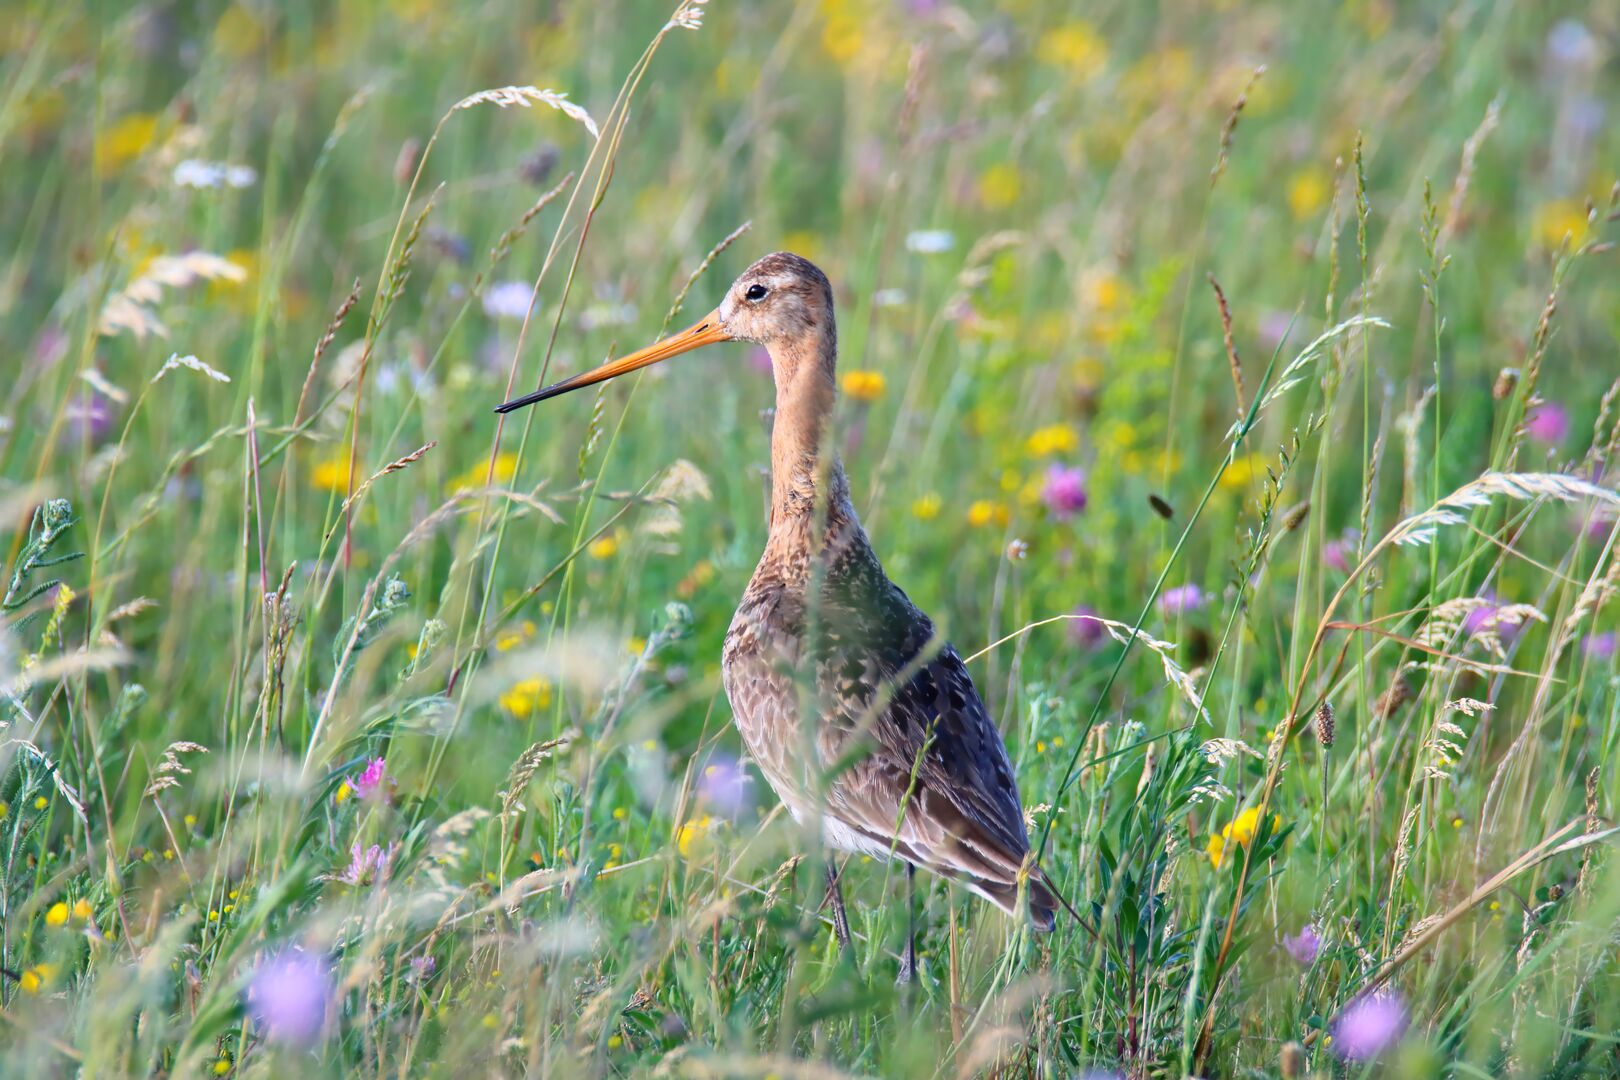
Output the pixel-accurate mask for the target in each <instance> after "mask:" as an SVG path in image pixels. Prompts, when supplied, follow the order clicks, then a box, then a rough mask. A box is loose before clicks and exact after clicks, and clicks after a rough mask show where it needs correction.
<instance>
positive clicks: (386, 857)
mask: <svg viewBox="0 0 1620 1080" xmlns="http://www.w3.org/2000/svg"><path fill="white" fill-rule="evenodd" d="M393 858H394V851H393V849H392V848H389V849H388V850H387V851H384V850H383V849H382V847H381V846H380V845H378V844H372V845H371V846H370V847H369V848H364V847H361V845H360V842H359V841H358V840H356V841H355V844H354V847H352V848H350V849H349V868H348V869H347V870H345V871H343V873H341V874H339V875H338V880H339V881H341V882H343V883H344V884H346V885H370V884H372V883H373V882H377V881H387V880H388V864H389V863H390V862H392V861H393Z"/></svg>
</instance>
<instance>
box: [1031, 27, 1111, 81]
mask: <svg viewBox="0 0 1620 1080" xmlns="http://www.w3.org/2000/svg"><path fill="white" fill-rule="evenodd" d="M1035 57H1036V59H1038V60H1040V61H1041V63H1043V64H1051V65H1052V66H1053V67H1058V68H1063V69H1064V70H1066V71H1067V72H1068V73H1069V75H1070V76H1072V77H1073V78H1075V79H1078V80H1080V81H1082V82H1083V81H1085V80H1088V79H1091V78H1094V77H1096V76H1097V75H1098V74H1100V73H1101V72H1102V70H1103V68H1104V66H1106V65H1107V63H1108V42H1107V41H1106V40H1104V39H1103V37H1102V35H1100V34H1098V33H1097V29H1096V27H1094V26H1092V25H1091V24H1090V23H1088V22H1085V21H1084V20H1080V21H1076V22H1072V23H1069V24H1068V25H1066V26H1060V27H1058V28H1057V29H1055V30H1049V31H1047V32H1046V33H1045V34H1042V35H1041V39H1040V40H1039V41H1038V42H1036V43H1035Z"/></svg>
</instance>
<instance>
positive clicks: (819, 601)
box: [496, 252, 1060, 982]
mask: <svg viewBox="0 0 1620 1080" xmlns="http://www.w3.org/2000/svg"><path fill="white" fill-rule="evenodd" d="M837 337H838V335H837V330H836V328H835V325H834V321H833V295H832V286H831V285H829V284H828V282H827V276H826V275H825V274H823V273H822V272H821V271H820V270H819V269H817V268H816V267H815V266H814V265H813V264H812V263H810V262H809V261H808V260H807V259H803V258H800V257H799V256H797V255H791V254H788V253H786V252H778V253H777V254H775V255H767V256H765V257H764V258H763V259H761V260H759V261H758V262H756V263H755V264H754V265H753V266H750V267H749V268H748V269H747V271H745V272H744V273H743V275H742V276H741V277H739V278H738V279H737V280H736V281H735V282H734V283H733V284H732V286H731V288H730V290H729V291H728V292H727V293H726V298H725V300H724V301H722V302H721V304H720V306H719V307H717V308H715V310H714V311H713V312H711V313H710V314H709V315H708V316H707V317H706V318H704V319H703V321H702V322H700V323H698V324H697V325H696V326H694V327H692V328H691V329H689V330H686V331H684V332H683V333H679V334H676V335H675V336H674V337H670V338H665V339H664V340H663V341H660V342H658V343H657V344H655V345H650V346H648V347H647V348H645V349H641V350H638V351H636V352H633V353H630V354H629V355H628V356H624V357H621V358H619V359H618V360H613V361H610V362H608V363H606V364H603V365H602V366H601V367H598V368H596V369H594V370H592V371H587V372H584V373H582V374H579V375H575V376H574V377H573V378H570V379H564V380H563V381H562V382H559V383H556V384H554V385H552V386H548V387H546V388H545V389H543V390H538V391H536V392H534V393H532V394H529V395H527V396H525V397H520V398H516V399H514V400H512V401H508V402H507V403H506V404H504V405H502V406H500V407H499V408H498V409H496V412H502V413H506V412H511V411H512V410H514V409H520V408H522V407H524V406H525V405H532V404H534V403H535V402H537V401H544V400H546V399H547V398H550V397H556V396H557V395H559V394H566V393H568V392H569V391H570V390H577V389H579V388H580V387H582V386H590V385H592V384H593V383H599V382H601V381H603V380H604V379H611V378H613V377H614V376H616V375H622V374H624V373H625V372H628V371H635V370H636V369H638V368H644V367H647V366H648V365H649V364H656V363H658V362H659V361H660V360H667V359H669V358H670V357H672V356H677V355H679V354H681V353H684V352H690V351H691V350H693V349H696V348H700V347H701V346H704V345H710V344H713V343H715V342H721V341H751V342H754V343H756V344H759V345H763V346H764V347H765V349H766V350H767V351H768V352H769V353H770V357H771V368H772V373H773V374H774V376H775V379H776V422H775V426H774V428H773V430H772V433H771V519H770V533H769V536H768V538H767V539H766V541H765V553H764V555H763V556H762V557H761V558H760V561H759V567H758V568H757V569H756V570H755V571H754V576H753V579H752V580H751V581H750V582H749V583H748V588H747V590H746V591H745V592H744V593H743V597H742V603H741V604H740V605H739V606H738V608H737V614H736V616H735V617H734V618H733V619H732V621H731V629H730V630H729V631H727V633H726V641H725V649H724V653H723V659H722V670H723V672H724V681H725V687H726V696H727V697H728V698H729V699H730V700H731V710H732V713H733V715H734V716H735V717H736V722H737V730H738V731H739V732H741V734H742V739H743V743H744V744H745V745H746V746H747V748H748V752H749V754H750V755H752V756H753V758H754V760H755V762H756V763H757V764H758V765H759V769H760V771H761V772H762V773H764V774H765V778H766V780H768V781H769V782H770V785H771V787H772V788H773V789H774V790H775V791H776V794H777V797H778V798H780V799H781V800H782V802H783V803H785V804H786V805H787V808H788V810H789V811H790V812H791V813H792V814H793V816H794V818H795V819H797V820H798V821H799V822H800V823H801V824H805V823H808V824H811V825H815V824H817V823H819V827H820V830H821V833H822V835H823V837H824V838H825V841H826V843H827V844H828V845H830V846H831V847H833V848H835V849H838V850H841V851H846V852H853V853H857V854H863V855H871V856H874V857H876V858H881V859H888V858H891V857H898V858H899V859H901V860H902V861H904V862H905V864H906V880H907V907H908V919H907V922H908V932H907V938H906V947H905V953H904V955H903V957H902V959H901V965H900V979H901V981H903V982H904V981H909V980H910V979H911V978H912V977H913V975H914V973H915V971H916V925H915V922H914V921H913V913H914V909H915V898H914V896H913V895H912V893H913V890H914V888H915V876H916V870H917V867H919V866H920V867H922V868H923V869H925V870H930V871H932V872H934V873H936V874H939V875H942V876H944V877H947V878H950V879H952V880H955V881H959V882H961V883H962V884H963V885H965V886H966V887H967V888H969V889H971V890H973V891H974V892H976V893H978V894H979V895H980V896H983V897H984V898H986V899H987V900H989V901H991V902H992V903H994V904H995V905H996V906H998V907H1000V908H1001V909H1002V910H1004V911H1006V912H1008V913H1009V914H1012V915H1014V916H1015V917H1021V915H1022V913H1024V912H1027V913H1028V917H1029V919H1030V920H1031V922H1033V924H1034V925H1035V927H1036V928H1037V929H1040V930H1050V929H1052V926H1053V923H1054V920H1055V915H1056V911H1057V905H1058V903H1059V902H1060V901H1059V898H1058V896H1057V895H1056V894H1055V893H1054V891H1053V890H1052V889H1051V888H1050V887H1049V886H1048V884H1047V882H1046V879H1045V876H1044V875H1043V874H1042V873H1041V871H1040V869H1039V868H1038V867H1036V866H1034V865H1033V863H1032V860H1031V859H1030V853H1029V837H1028V835H1027V833H1026V832H1025V829H1024V813H1023V808H1022V806H1021V805H1020V803H1019V799H1018V787H1017V785H1016V783H1015V782H1014V780H1013V771H1012V765H1011V763H1010V762H1009V761H1008V759H1007V747H1006V744H1005V743H1004V742H1003V741H1002V738H1001V733H1000V732H999V731H997V730H996V726H995V724H994V723H992V722H991V720H990V717H989V715H988V714H987V713H986V712H985V708H984V703H983V702H982V701H980V700H979V695H978V692H977V691H976V690H975V689H974V687H973V680H972V679H971V678H970V677H969V676H968V672H967V667H966V666H965V665H964V664H963V663H962V658H961V657H960V656H958V655H957V653H956V650H955V649H953V648H951V646H950V645H949V644H947V643H945V642H943V641H940V640H939V639H938V638H937V637H936V635H935V632H934V624H933V623H932V622H931V621H930V620H929V618H928V616H927V615H924V614H923V613H922V612H921V611H919V610H918V609H917V606H916V605H915V604H913V603H912V602H911V600H910V599H909V598H908V597H907V596H906V594H905V593H904V592H902V591H900V588H899V586H897V585H895V584H894V583H893V582H892V581H890V580H889V578H888V576H887V575H886V574H884V572H883V567H882V565H881V564H880V563H879V562H878V558H877V556H876V555H875V554H874V553H873V551H872V545H871V543H870V542H869V541H868V539H867V536H866V531H865V530H864V529H862V528H861V524H860V521H859V520H858V519H857V518H856V516H855V507H854V506H853V505H852V504H851V502H850V497H849V481H848V480H847V479H846V478H845V476H844V466H843V463H842V462H841V461H840V460H839V458H838V455H837V453H836V452H834V451H832V450H830V449H829V448H828V447H827V446H826V445H825V442H826V438H827V421H828V418H829V416H830V415H831V413H832V410H833V404H834V400H835V397H836V393H837V391H836V386H837V384H836V381H835V379H834V366H835V363H836V359H837ZM827 891H828V898H829V899H830V900H831V902H832V904H833V925H834V929H835V931H836V933H837V935H838V939H839V943H840V945H842V946H846V947H847V946H848V944H849V921H848V917H847V915H846V914H845V911H844V902H843V896H842V893H841V891H840V889H839V885H838V872H837V870H836V869H835V868H834V867H833V865H832V863H831V862H829V864H828V868H827Z"/></svg>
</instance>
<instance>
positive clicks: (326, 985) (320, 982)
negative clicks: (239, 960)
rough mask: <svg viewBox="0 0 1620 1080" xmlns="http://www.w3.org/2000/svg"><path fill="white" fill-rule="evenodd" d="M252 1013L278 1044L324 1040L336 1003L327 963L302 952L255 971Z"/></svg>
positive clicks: (250, 997) (250, 1000) (268, 962)
mask: <svg viewBox="0 0 1620 1080" xmlns="http://www.w3.org/2000/svg"><path fill="white" fill-rule="evenodd" d="M247 1002H248V1011H249V1012H250V1013H252V1015H253V1018H254V1020H256V1021H257V1022H258V1023H259V1024H260V1025H262V1026H263V1027H264V1029H265V1034H266V1035H267V1036H268V1037H269V1038H270V1039H272V1040H273V1041H276V1042H283V1043H293V1044H296V1045H303V1046H308V1045H310V1044H312V1043H314V1042H315V1041H316V1040H317V1039H318V1038H320V1034H321V1029H322V1028H323V1027H325V1026H326V1014H327V1011H328V1009H329V1007H330V1006H331V1003H332V976H331V972H330V971H329V970H328V969H327V966H326V962H325V961H323V960H321V959H320V958H319V957H316V956H312V955H310V954H308V953H305V952H302V951H299V950H296V949H294V950H289V951H287V952H284V953H281V954H280V955H279V956H274V957H271V958H269V959H267V960H265V961H264V962H263V963H262V964H260V965H259V967H258V969H257V970H256V971H254V973H253V977H252V980H251V982H250V983H249V985H248V992H247Z"/></svg>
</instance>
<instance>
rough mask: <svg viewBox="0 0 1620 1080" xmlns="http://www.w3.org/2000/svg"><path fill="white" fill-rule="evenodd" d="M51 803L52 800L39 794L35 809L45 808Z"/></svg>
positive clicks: (35, 801)
mask: <svg viewBox="0 0 1620 1080" xmlns="http://www.w3.org/2000/svg"><path fill="white" fill-rule="evenodd" d="M49 805H51V800H49V799H47V798H46V797H45V796H43V795H41V796H39V797H38V798H37V799H35V800H34V809H35V810H43V809H45V808H46V807H47V806H49Z"/></svg>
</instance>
